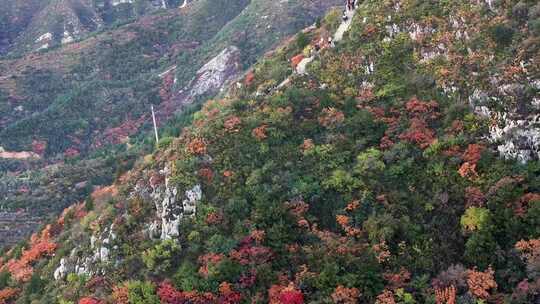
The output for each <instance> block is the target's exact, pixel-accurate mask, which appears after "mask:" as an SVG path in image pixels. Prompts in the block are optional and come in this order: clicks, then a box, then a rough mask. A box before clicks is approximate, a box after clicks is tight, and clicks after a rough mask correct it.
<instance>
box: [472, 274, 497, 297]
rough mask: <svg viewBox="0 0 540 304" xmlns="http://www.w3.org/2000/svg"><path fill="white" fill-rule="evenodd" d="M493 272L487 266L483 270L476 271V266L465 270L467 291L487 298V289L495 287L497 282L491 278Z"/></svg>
mask: <svg viewBox="0 0 540 304" xmlns="http://www.w3.org/2000/svg"><path fill="white" fill-rule="evenodd" d="M494 274H495V272H494V271H493V270H492V269H491V267H489V268H488V269H487V270H486V271H485V272H481V271H477V270H476V268H475V269H472V270H467V285H468V286H469V292H470V293H471V294H472V295H474V296H475V297H478V298H481V299H487V298H488V297H489V290H490V289H496V288H497V282H495V279H494V278H493V275H494Z"/></svg>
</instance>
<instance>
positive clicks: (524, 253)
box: [514, 239, 540, 263]
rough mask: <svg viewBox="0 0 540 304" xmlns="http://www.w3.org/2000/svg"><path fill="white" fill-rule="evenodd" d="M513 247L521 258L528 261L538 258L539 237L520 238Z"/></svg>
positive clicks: (539, 252)
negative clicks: (526, 239) (530, 238)
mask: <svg viewBox="0 0 540 304" xmlns="http://www.w3.org/2000/svg"><path fill="white" fill-rule="evenodd" d="M514 247H515V248H516V250H517V251H519V252H520V254H521V258H523V259H524V260H526V261H527V262H529V263H530V262H532V261H535V260H538V259H539V258H540V239H532V240H528V241H525V240H520V241H519V242H517V243H516V245H515V246H514Z"/></svg>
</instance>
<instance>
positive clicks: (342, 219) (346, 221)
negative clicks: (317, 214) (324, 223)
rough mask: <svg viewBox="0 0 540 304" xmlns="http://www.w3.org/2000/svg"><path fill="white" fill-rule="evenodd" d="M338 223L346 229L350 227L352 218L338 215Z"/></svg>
mask: <svg viewBox="0 0 540 304" xmlns="http://www.w3.org/2000/svg"><path fill="white" fill-rule="evenodd" d="M336 221H337V222H338V224H339V225H340V226H341V227H346V226H348V225H349V221H350V218H349V217H348V216H346V215H337V216H336Z"/></svg>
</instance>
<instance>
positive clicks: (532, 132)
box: [469, 80, 540, 163]
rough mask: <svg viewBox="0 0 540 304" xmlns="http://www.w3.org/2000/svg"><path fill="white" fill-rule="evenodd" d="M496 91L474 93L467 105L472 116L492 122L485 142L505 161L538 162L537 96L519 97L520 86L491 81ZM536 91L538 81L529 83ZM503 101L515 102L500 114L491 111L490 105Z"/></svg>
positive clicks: (539, 115) (539, 124)
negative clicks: (473, 113)
mask: <svg viewBox="0 0 540 304" xmlns="http://www.w3.org/2000/svg"><path fill="white" fill-rule="evenodd" d="M493 85H494V86H496V87H497V91H498V92H494V93H493V92H492V93H493V94H488V93H487V92H484V91H481V90H475V91H474V92H473V94H472V95H471V96H470V97H469V103H470V105H471V107H472V108H473V110H474V112H475V114H477V115H479V116H482V117H485V118H489V119H491V120H492V121H494V123H493V124H492V125H491V126H490V128H489V135H488V140H489V141H490V142H492V143H493V144H494V145H495V147H496V149H497V151H498V152H499V154H500V155H501V156H502V157H504V158H506V159H516V160H518V161H519V162H521V163H526V162H528V161H532V160H538V159H540V102H539V100H538V97H527V96H522V95H523V94H522V92H523V91H524V86H523V85H520V84H506V85H503V84H499V83H498V82H497V81H496V80H494V84H493ZM532 85H533V86H535V87H536V89H537V90H538V89H539V88H540V82H538V81H537V82H533V83H532ZM503 100H517V102H515V103H510V104H509V105H508V106H507V107H506V108H505V109H503V111H500V110H494V109H493V106H492V105H497V104H502V103H503V102H502V101H503Z"/></svg>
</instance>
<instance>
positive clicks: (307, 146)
mask: <svg viewBox="0 0 540 304" xmlns="http://www.w3.org/2000/svg"><path fill="white" fill-rule="evenodd" d="M313 147H315V144H314V143H313V139H304V142H303V143H302V145H301V146H300V148H301V149H302V151H303V152H306V151H309V150H311V149H313Z"/></svg>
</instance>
